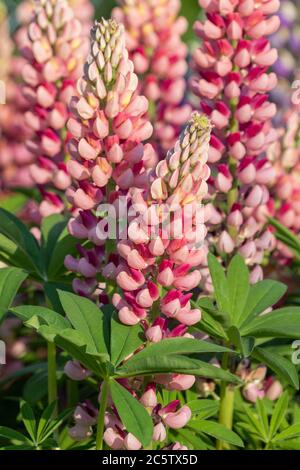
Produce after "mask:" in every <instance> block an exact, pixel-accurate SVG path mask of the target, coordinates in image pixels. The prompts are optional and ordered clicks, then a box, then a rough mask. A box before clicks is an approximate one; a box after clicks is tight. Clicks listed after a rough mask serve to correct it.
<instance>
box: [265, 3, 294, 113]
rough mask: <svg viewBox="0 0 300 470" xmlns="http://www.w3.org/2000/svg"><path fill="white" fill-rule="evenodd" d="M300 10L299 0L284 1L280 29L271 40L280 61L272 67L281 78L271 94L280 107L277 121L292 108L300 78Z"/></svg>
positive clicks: (281, 8)
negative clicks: (299, 13)
mask: <svg viewBox="0 0 300 470" xmlns="http://www.w3.org/2000/svg"><path fill="white" fill-rule="evenodd" d="M299 8H300V2H299V0H282V1H281V2H280V10H279V18H280V28H279V30H278V31H277V32H276V33H275V34H274V35H272V36H271V38H270V41H271V44H272V46H273V47H276V48H277V49H278V53H279V57H278V60H277V61H276V62H275V63H274V65H273V67H272V69H273V71H274V72H275V73H276V74H277V77H278V78H279V83H278V86H277V87H276V88H275V89H274V90H273V91H272V93H271V96H272V99H274V101H275V102H276V103H277V104H278V106H279V112H278V113H277V115H276V121H278V120H279V117H282V115H283V113H282V111H285V110H287V109H288V108H289V107H290V98H291V85H292V84H293V82H294V81H295V80H296V79H299V78H300V76H299V71H300V70H299V65H300V62H299V47H300V22H299V17H298V11H299ZM278 115H279V116H278Z"/></svg>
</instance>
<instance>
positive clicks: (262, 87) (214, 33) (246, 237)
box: [190, 0, 279, 290]
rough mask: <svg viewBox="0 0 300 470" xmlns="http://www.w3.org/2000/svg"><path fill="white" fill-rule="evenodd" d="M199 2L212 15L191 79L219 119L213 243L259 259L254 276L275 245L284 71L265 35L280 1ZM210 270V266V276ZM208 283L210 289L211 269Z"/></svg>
mask: <svg viewBox="0 0 300 470" xmlns="http://www.w3.org/2000/svg"><path fill="white" fill-rule="evenodd" d="M199 4H200V6H201V7H203V8H204V10H205V12H206V19H205V20H204V21H203V22H196V24H195V28H194V29H195V32H196V35H197V36H198V37H200V38H201V39H202V46H201V47H199V48H198V49H197V50H196V51H195V53H194V56H193V67H194V70H195V75H194V77H193V78H192V79H191V82H190V84H191V89H192V90H193V92H194V93H195V95H196V96H198V97H199V98H201V102H200V109H201V110H202V112H204V113H205V114H206V115H208V116H209V117H210V119H211V121H212V124H213V125H214V131H213V134H212V138H211V142H210V151H209V162H210V164H211V168H212V176H211V178H210V180H209V188H210V202H211V204H210V207H211V211H212V212H211V217H210V224H209V232H210V233H209V237H208V243H209V245H210V247H216V250H217V253H218V254H219V255H220V256H221V257H222V258H223V260H224V261H225V260H226V259H227V260H228V259H230V257H231V256H232V255H233V254H234V253H235V252H239V253H240V254H241V255H242V256H243V257H244V258H245V259H246V262H247V264H248V265H249V266H251V267H252V271H251V280H252V282H255V281H257V280H259V279H260V278H261V277H262V269H261V266H260V265H261V263H262V261H263V258H264V253H265V252H266V251H268V250H270V249H271V248H272V247H273V245H274V238H273V236H272V234H271V232H270V231H268V230H265V229H264V225H265V216H266V214H267V213H268V211H269V208H268V204H270V195H269V187H270V186H271V185H272V183H273V181H274V177H275V171H274V168H272V165H271V164H270V162H269V161H268V159H267V158H266V150H267V148H268V146H269V145H270V144H271V143H272V142H274V140H276V138H277V133H276V131H275V129H273V127H272V121H271V119H272V118H273V117H274V115H275V113H276V107H275V105H274V104H273V103H271V102H270V101H269V93H270V91H271V90H272V89H273V88H274V87H275V86H276V83H277V79H276V75H275V74H274V73H268V68H269V67H270V66H271V65H272V64H273V63H274V62H275V61H276V59H277V51H276V50H275V49H272V47H271V45H270V42H269V41H268V39H267V38H266V37H267V36H268V35H270V34H272V33H274V32H275V31H276V30H277V29H278V26H279V19H278V17H277V16H276V15H274V13H276V11H277V10H278V8H279V2H278V1H277V0H262V1H258V2H255V3H254V2H252V1H248V0H243V1H235V0H228V1H225V2H223V1H216V0H210V1H207V0H199ZM205 273H207V271H206V270H205V269H204V270H203V272H202V274H203V278H204V277H205ZM204 286H205V289H207V290H211V284H210V281H209V277H207V282H205V283H204Z"/></svg>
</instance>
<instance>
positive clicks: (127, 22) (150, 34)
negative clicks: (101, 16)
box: [113, 0, 191, 156]
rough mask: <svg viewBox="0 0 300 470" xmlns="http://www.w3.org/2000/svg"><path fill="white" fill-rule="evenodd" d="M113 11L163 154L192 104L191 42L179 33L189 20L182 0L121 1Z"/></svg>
mask: <svg viewBox="0 0 300 470" xmlns="http://www.w3.org/2000/svg"><path fill="white" fill-rule="evenodd" d="M118 3H119V5H120V7H117V8H115V9H114V10H113V16H114V17H115V19H116V20H117V21H119V22H120V23H123V24H124V26H125V30H126V44H127V48H128V50H129V54H130V58H131V59H132V61H133V63H134V66H135V72H136V73H137V75H138V76H139V77H140V78H141V80H140V87H141V91H142V93H143V94H144V95H145V96H146V97H147V98H148V99H149V101H150V102H151V107H150V111H149V115H150V116H151V120H152V122H153V124H154V135H153V140H154V142H155V143H156V144H157V145H158V151H159V152H160V154H161V156H163V154H164V152H163V151H164V150H166V149H169V148H171V147H172V146H173V145H174V144H175V141H176V139H177V138H178V136H179V134H180V132H181V130H182V127H183V125H185V123H186V122H187V120H188V119H189V116H190V113H191V109H190V106H189V105H188V104H186V103H185V104H182V102H183V100H184V96H185V92H186V81H185V74H186V73H187V62H186V56H187V47H186V45H185V44H184V43H183V41H182V39H181V36H182V34H183V33H184V32H185V31H186V29H187V21H186V19H185V18H183V17H179V16H178V13H179V10H180V7H181V2H180V0H119V1H118Z"/></svg>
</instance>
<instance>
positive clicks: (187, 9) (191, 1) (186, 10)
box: [4, 0, 200, 42]
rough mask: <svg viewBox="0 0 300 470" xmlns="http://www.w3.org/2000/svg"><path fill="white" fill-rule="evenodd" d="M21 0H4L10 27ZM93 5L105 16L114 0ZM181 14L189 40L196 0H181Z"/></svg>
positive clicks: (198, 9)
mask: <svg viewBox="0 0 300 470" xmlns="http://www.w3.org/2000/svg"><path fill="white" fill-rule="evenodd" d="M21 1H22V0H4V3H5V5H6V6H7V9H8V11H9V14H10V15H11V16H10V18H11V27H12V29H15V27H16V20H15V15H14V12H15V8H16V6H17V5H18V4H19V3H21ZM92 3H93V4H94V6H95V18H97V17H100V16H104V17H105V18H107V17H109V16H110V12H111V10H112V9H113V8H114V7H115V6H116V1H115V0H92ZM181 3H182V15H183V16H185V17H186V18H187V20H188V22H189V30H188V32H187V34H186V35H185V38H184V39H185V41H187V42H190V41H191V40H192V39H193V23H194V21H195V20H196V19H197V17H198V16H199V12H200V7H199V4H198V0H182V1H181Z"/></svg>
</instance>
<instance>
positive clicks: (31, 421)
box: [20, 401, 36, 443]
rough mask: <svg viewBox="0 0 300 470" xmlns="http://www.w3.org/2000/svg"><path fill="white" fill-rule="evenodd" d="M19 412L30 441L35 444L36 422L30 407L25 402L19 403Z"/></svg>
mask: <svg viewBox="0 0 300 470" xmlns="http://www.w3.org/2000/svg"><path fill="white" fill-rule="evenodd" d="M20 411H21V415H22V420H23V423H24V425H25V428H26V429H27V432H28V434H29V436H30V437H31V439H32V441H33V442H34V443H35V442H36V421H35V417H34V413H33V410H32V408H31V406H30V405H29V404H28V403H26V402H25V401H21V404H20Z"/></svg>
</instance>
